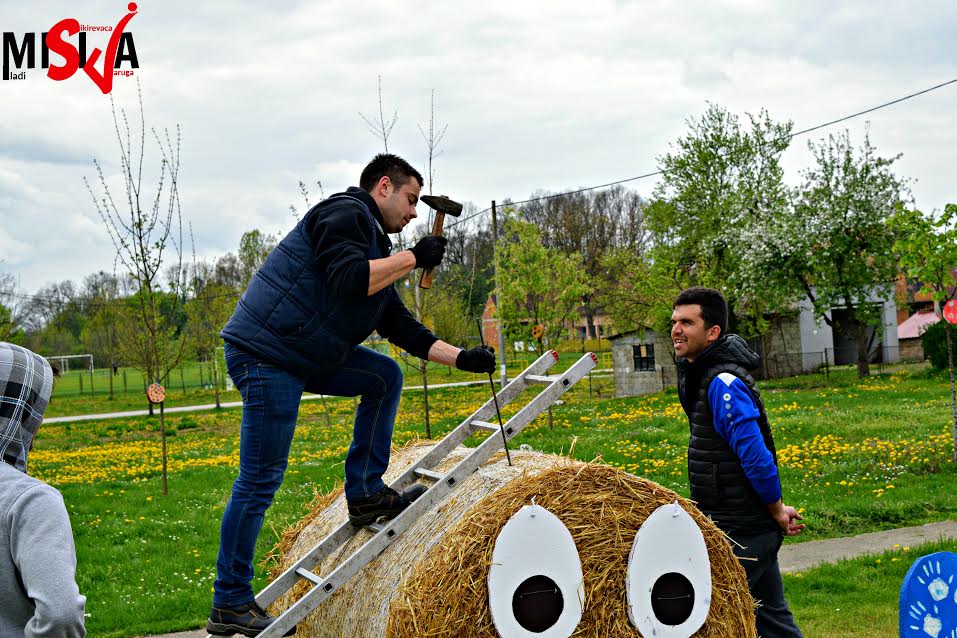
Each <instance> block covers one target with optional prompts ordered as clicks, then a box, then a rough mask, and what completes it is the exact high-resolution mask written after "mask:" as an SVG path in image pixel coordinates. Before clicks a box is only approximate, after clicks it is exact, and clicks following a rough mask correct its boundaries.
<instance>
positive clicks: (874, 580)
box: [784, 541, 957, 638]
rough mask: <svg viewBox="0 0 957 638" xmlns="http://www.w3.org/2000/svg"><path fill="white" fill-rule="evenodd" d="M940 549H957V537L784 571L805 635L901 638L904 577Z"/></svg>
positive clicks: (814, 637) (809, 637) (807, 637)
mask: <svg viewBox="0 0 957 638" xmlns="http://www.w3.org/2000/svg"><path fill="white" fill-rule="evenodd" d="M935 552H957V542H954V541H945V542H937V543H930V544H927V545H921V546H918V547H900V548H898V549H895V550H892V551H888V552H884V553H882V554H876V555H868V556H861V557H859V558H855V559H853V560H845V561H841V562H839V563H836V564H833V565H822V566H820V567H817V568H815V569H811V570H808V571H806V572H801V573H797V574H785V576H784V589H785V591H786V593H787V598H788V604H789V605H790V607H791V610H792V611H793V612H794V617H795V620H797V623H798V625H799V626H800V628H801V631H803V632H804V636H805V638H896V637H897V636H898V600H899V598H900V588H901V583H902V582H903V580H904V576H905V575H906V574H907V570H908V569H910V566H911V564H912V563H913V562H914V561H915V560H916V559H917V558H918V557H920V556H925V555H927V554H932V553H935ZM942 638H943V636H942Z"/></svg>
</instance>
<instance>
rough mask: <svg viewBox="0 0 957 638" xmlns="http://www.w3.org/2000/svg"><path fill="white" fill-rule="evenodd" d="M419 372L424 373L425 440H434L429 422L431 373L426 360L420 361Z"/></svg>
mask: <svg viewBox="0 0 957 638" xmlns="http://www.w3.org/2000/svg"><path fill="white" fill-rule="evenodd" d="M420 361H421V363H420V364H419V370H421V371H422V402H423V404H424V405H425V438H427V439H431V438H432V425H431V423H430V422H429V373H428V370H427V366H426V364H427V363H428V361H426V360H425V359H421V360H420Z"/></svg>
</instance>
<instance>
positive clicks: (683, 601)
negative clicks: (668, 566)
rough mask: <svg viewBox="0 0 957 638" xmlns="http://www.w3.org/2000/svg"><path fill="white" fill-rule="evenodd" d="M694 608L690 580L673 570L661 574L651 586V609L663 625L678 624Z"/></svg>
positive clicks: (684, 619)
mask: <svg viewBox="0 0 957 638" xmlns="http://www.w3.org/2000/svg"><path fill="white" fill-rule="evenodd" d="M693 608H694V587H692V585H691V581H689V580H688V579H687V578H685V577H684V576H682V575H681V574H677V573H675V572H669V573H667V574H663V575H662V576H661V577H660V578H659V579H658V580H657V581H655V586H654V587H652V588H651V610H652V611H653V612H654V613H655V617H656V618H657V619H658V620H659V621H660V622H662V623H664V624H665V625H680V624H681V623H683V622H684V621H686V620H688V617H689V616H691V610H692V609H693Z"/></svg>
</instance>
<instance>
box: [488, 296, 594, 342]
mask: <svg viewBox="0 0 957 638" xmlns="http://www.w3.org/2000/svg"><path fill="white" fill-rule="evenodd" d="M584 310H585V309H584V308H583V307H582V308H579V309H578V312H577V313H574V314H572V315H571V316H570V317H569V318H568V319H566V320H565V325H564V332H563V333H562V335H561V339H562V340H563V341H564V340H568V339H576V340H585V339H604V338H607V336H608V335H609V334H611V332H612V323H611V318H610V317H608V315H605V314H603V313H601V312H598V313H593V314H591V315H586V314H585V312H584ZM529 323H531V322H529ZM530 330H531V328H529V331H530ZM482 334H483V336H484V337H485V343H488V344H492V345H495V344H497V343H498V322H497V321H496V319H495V295H494V294H490V295H489V296H488V299H486V300H485V308H484V310H483V311H482ZM532 341H533V340H532V339H531V337H529V339H528V341H527V342H515V343H513V344H512V347H513V348H518V345H519V344H523V343H524V344H531V343H532ZM546 341H547V337H546ZM496 347H497V346H496Z"/></svg>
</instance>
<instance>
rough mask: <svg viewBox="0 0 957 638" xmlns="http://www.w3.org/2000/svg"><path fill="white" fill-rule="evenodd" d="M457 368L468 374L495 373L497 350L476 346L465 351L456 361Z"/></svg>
mask: <svg viewBox="0 0 957 638" xmlns="http://www.w3.org/2000/svg"><path fill="white" fill-rule="evenodd" d="M455 367H456V368H458V369H459V370H465V371H466V372H488V373H490V374H491V373H492V372H495V350H493V349H492V348H491V347H490V346H476V347H474V348H469V349H468V350H463V351H462V352H460V353H459V356H458V357H457V358H456V359H455Z"/></svg>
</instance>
